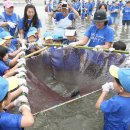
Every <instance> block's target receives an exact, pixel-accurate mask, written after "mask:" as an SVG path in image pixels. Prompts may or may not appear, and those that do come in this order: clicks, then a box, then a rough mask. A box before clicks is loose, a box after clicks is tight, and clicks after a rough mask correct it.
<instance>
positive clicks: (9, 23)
mask: <svg viewBox="0 0 130 130" xmlns="http://www.w3.org/2000/svg"><path fill="white" fill-rule="evenodd" d="M7 23H8V25H9V26H10V27H11V28H15V25H16V23H13V22H7Z"/></svg>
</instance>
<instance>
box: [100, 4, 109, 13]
mask: <svg viewBox="0 0 130 130" xmlns="http://www.w3.org/2000/svg"><path fill="white" fill-rule="evenodd" d="M102 6H104V7H105V9H106V12H107V5H106V4H104V3H102V4H100V5H99V6H98V9H101V7H102Z"/></svg>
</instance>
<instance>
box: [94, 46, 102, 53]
mask: <svg viewBox="0 0 130 130" xmlns="http://www.w3.org/2000/svg"><path fill="white" fill-rule="evenodd" d="M93 50H94V51H99V52H103V48H102V46H101V45H97V46H95V47H94V48H93Z"/></svg>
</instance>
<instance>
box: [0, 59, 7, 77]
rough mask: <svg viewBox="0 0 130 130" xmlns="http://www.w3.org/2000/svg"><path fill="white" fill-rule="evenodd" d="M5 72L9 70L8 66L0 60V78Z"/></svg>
mask: <svg viewBox="0 0 130 130" xmlns="http://www.w3.org/2000/svg"><path fill="white" fill-rule="evenodd" d="M7 70H9V66H7V65H6V64H5V63H4V62H3V61H1V60H0V76H3V75H4V74H5V72H6V71H7Z"/></svg>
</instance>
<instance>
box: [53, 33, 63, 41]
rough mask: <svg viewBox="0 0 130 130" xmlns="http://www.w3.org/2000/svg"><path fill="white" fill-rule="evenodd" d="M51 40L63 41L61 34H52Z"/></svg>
mask: <svg viewBox="0 0 130 130" xmlns="http://www.w3.org/2000/svg"><path fill="white" fill-rule="evenodd" d="M53 40H56V41H60V40H63V35H62V34H54V35H53Z"/></svg>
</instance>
